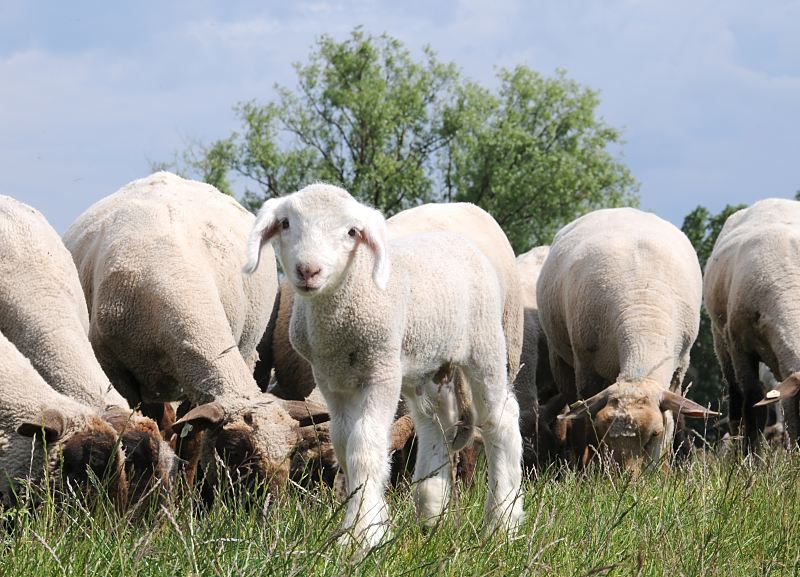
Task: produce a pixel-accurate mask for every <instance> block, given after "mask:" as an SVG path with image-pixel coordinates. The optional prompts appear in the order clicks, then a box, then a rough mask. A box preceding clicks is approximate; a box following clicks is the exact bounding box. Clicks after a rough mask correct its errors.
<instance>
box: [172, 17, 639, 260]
mask: <svg viewBox="0 0 800 577" xmlns="http://www.w3.org/2000/svg"><path fill="white" fill-rule="evenodd" d="M295 70H296V72H297V87H296V89H294V90H290V89H288V88H286V87H282V86H277V87H276V91H277V100H276V101H273V102H268V103H266V104H258V103H256V102H255V101H250V102H246V103H243V104H239V105H238V106H237V107H236V112H237V115H238V117H239V119H240V121H241V123H242V131H241V132H240V133H234V134H232V135H231V136H230V137H228V138H226V139H223V140H219V141H217V142H215V143H213V144H212V145H211V146H209V147H207V148H204V147H194V152H193V153H192V154H190V155H185V156H184V159H185V160H186V159H188V162H185V165H186V166H187V167H188V169H189V170H191V171H194V172H197V173H200V176H201V177H202V178H205V179H207V181H210V182H212V184H216V183H222V184H224V185H226V186H228V184H229V181H228V174H227V173H228V171H233V173H234V174H235V175H238V176H239V177H244V180H245V181H246V183H247V190H246V192H245V197H244V201H245V204H246V205H248V206H249V207H250V208H257V207H258V206H260V204H261V203H262V202H263V201H264V200H265V199H266V198H270V197H273V196H279V195H282V194H286V193H287V192H292V191H294V190H297V189H299V188H301V187H303V186H305V185H306V184H308V183H311V182H314V181H320V180H322V181H326V182H331V183H334V184H338V185H340V186H343V187H344V188H346V189H347V190H348V191H350V192H351V193H352V194H353V195H354V196H356V197H357V198H358V199H360V200H362V201H364V202H367V203H369V204H371V205H372V206H374V207H376V208H378V209H380V210H381V211H382V212H383V213H384V214H386V215H387V216H391V215H392V214H394V213H396V212H398V211H400V210H403V209H405V208H408V207H411V206H415V205H418V204H421V203H424V202H431V201H451V200H459V201H460V200H465V201H470V202H474V203H476V204H478V205H480V206H482V207H483V208H485V209H486V210H488V211H489V212H490V213H492V214H493V215H495V217H496V218H497V219H498V221H499V222H500V224H501V226H503V228H504V230H505V231H506V233H507V234H508V236H509V239H510V240H511V242H512V244H513V246H514V248H515V249H516V250H517V251H520V252H521V251H523V250H527V249H528V248H529V247H530V246H532V245H533V244H541V243H546V242H549V241H550V240H551V238H552V235H553V233H554V232H555V231H556V230H557V229H558V228H559V227H561V226H563V225H564V224H566V223H567V222H569V221H571V220H572V219H574V218H575V217H576V216H579V215H580V214H582V213H584V212H587V211H589V210H591V209H594V208H599V207H603V206H618V205H621V204H636V203H637V202H638V199H637V196H636V189H637V186H636V183H635V181H634V179H633V177H632V176H631V174H630V172H629V171H628V169H627V168H626V167H625V166H624V165H623V164H621V163H620V162H619V161H617V160H615V159H614V157H613V156H612V154H611V153H610V152H609V151H608V148H609V146H612V145H617V144H619V143H620V134H619V132H618V131H617V130H615V129H613V128H610V127H608V126H607V125H605V123H604V122H603V121H602V120H601V119H598V118H597V115H596V109H597V106H598V104H599V99H598V96H597V94H596V93H595V92H593V91H591V90H588V89H585V88H583V87H581V86H580V85H578V84H577V83H575V82H574V81H571V80H569V79H568V78H566V75H565V74H564V73H563V72H559V73H558V74H557V75H556V76H555V77H554V78H549V79H546V78H543V77H541V76H540V75H538V74H537V73H535V72H533V71H531V70H530V69H528V68H526V67H524V66H520V67H517V68H515V69H514V70H511V71H508V70H501V71H500V72H499V80H500V86H499V88H498V90H497V93H496V94H495V93H493V92H492V91H490V90H487V89H485V88H482V87H480V86H478V85H477V84H475V83H472V82H467V81H464V80H462V78H461V76H460V74H459V71H458V70H457V69H456V67H455V66H454V65H453V64H445V63H442V62H439V61H438V60H437V58H436V56H435V54H434V53H433V52H432V51H431V49H430V48H426V49H425V50H424V51H423V54H422V57H421V59H419V60H415V59H414V58H412V56H411V54H410V53H409V52H408V50H406V49H405V48H404V47H403V45H402V44H401V43H400V42H399V41H398V40H396V39H394V38H391V37H390V36H387V35H382V36H377V37H376V36H371V35H368V34H366V33H365V32H364V31H363V30H362V29H361V28H356V29H355V30H354V31H353V32H352V33H351V35H350V37H349V38H348V39H346V40H344V41H342V42H337V41H335V40H334V39H333V38H331V37H329V36H322V37H321V38H320V39H319V40H318V41H317V44H316V46H315V49H314V50H313V51H312V52H311V54H310V56H309V59H308V61H307V63H305V64H295ZM192 158H194V160H192ZM253 185H255V186H253Z"/></svg>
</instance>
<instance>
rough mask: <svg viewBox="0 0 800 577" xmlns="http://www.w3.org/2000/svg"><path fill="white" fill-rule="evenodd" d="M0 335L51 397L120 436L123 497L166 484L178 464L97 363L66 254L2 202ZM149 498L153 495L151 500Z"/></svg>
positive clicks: (33, 214) (44, 230) (25, 210)
mask: <svg viewBox="0 0 800 577" xmlns="http://www.w3.org/2000/svg"><path fill="white" fill-rule="evenodd" d="M0 246H3V247H4V254H3V259H2V260H0V331H2V332H3V334H5V335H6V337H7V338H8V339H9V340H10V341H11V342H12V343H14V345H15V346H16V347H17V349H18V350H19V351H20V352H21V353H22V354H23V355H25V356H26V357H27V358H28V359H29V360H30V361H31V363H32V364H33V366H34V368H35V369H36V371H37V372H38V373H39V374H40V375H41V376H42V378H44V380H45V382H46V383H47V384H48V385H50V386H51V387H52V388H53V389H55V390H56V391H58V392H60V393H62V394H64V395H67V396H68V397H71V398H73V399H75V400H77V401H80V402H81V403H83V404H85V405H87V406H89V407H92V408H94V409H95V410H97V411H98V412H100V413H101V414H102V415H103V418H104V419H105V420H107V422H108V423H109V424H111V426H112V427H114V429H115V430H116V431H117V432H118V433H120V434H121V435H122V445H123V447H124V449H125V452H126V471H127V472H128V480H129V481H130V483H131V489H132V490H131V491H129V497H130V498H131V499H132V500H133V501H137V500H138V499H139V498H140V497H141V496H142V495H144V494H146V493H147V492H148V490H149V488H150V487H151V486H152V484H153V483H159V484H160V485H162V486H163V487H165V488H166V487H168V486H169V481H170V478H171V477H172V474H173V471H174V469H175V467H176V465H177V460H176V458H175V454H174V453H173V451H172V449H171V448H170V447H169V445H168V444H167V443H165V442H164V441H163V439H162V438H161V435H160V433H159V431H158V427H157V425H156V424H155V423H154V422H153V421H152V420H151V419H148V418H146V417H143V416H141V415H138V414H132V412H131V410H130V408H129V406H128V403H127V401H126V400H125V399H124V398H123V397H122V396H121V395H120V394H119V393H118V392H117V391H116V390H115V389H114V388H113V387H112V385H111V383H110V381H109V380H108V377H106V375H105V373H103V370H102V369H101V368H100V364H99V363H98V362H97V359H96V358H95V355H94V351H93V350H92V346H91V344H90V343H89V338H88V336H87V333H88V331H89V315H88V313H87V310H86V301H85V300H84V296H83V290H82V289H81V285H80V281H79V280H78V273H77V271H76V270H75V264H74V263H73V261H72V255H70V253H69V251H68V250H67V249H66V248H65V247H64V245H63V244H62V242H61V238H59V236H58V234H57V233H56V231H55V230H53V228H52V227H51V226H50V225H49V223H48V222H47V220H46V219H45V218H44V216H42V214H41V213H39V212H38V211H36V210H34V209H33V208H31V207H29V206H27V205H25V204H22V203H21V202H18V201H16V200H14V199H13V198H9V197H7V196H0ZM154 495H155V494H154Z"/></svg>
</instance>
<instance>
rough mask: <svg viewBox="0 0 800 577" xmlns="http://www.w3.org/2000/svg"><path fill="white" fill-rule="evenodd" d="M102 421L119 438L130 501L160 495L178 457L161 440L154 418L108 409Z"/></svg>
mask: <svg viewBox="0 0 800 577" xmlns="http://www.w3.org/2000/svg"><path fill="white" fill-rule="evenodd" d="M103 420H105V421H106V422H107V423H108V424H109V425H111V427H112V428H113V429H114V430H115V431H116V432H117V434H118V435H119V436H120V438H121V443H122V449H123V451H124V453H125V473H126V475H127V477H128V483H129V490H128V500H129V503H130V504H135V503H138V502H139V501H141V499H142V498H144V497H146V496H147V497H148V498H153V499H156V500H157V499H159V498H161V497H162V496H163V495H164V494H165V493H166V492H167V491H169V488H170V486H171V483H172V478H173V477H174V474H175V469H176V467H177V458H176V456H175V453H174V452H173V451H172V449H170V447H169V445H168V444H167V443H165V442H164V440H163V439H162V437H161V433H160V432H159V430H158V426H157V425H156V423H155V421H153V420H152V419H149V418H147V417H143V416H142V415H138V414H136V413H132V412H131V411H126V410H122V409H112V410H110V411H107V412H106V413H105V414H104V415H103Z"/></svg>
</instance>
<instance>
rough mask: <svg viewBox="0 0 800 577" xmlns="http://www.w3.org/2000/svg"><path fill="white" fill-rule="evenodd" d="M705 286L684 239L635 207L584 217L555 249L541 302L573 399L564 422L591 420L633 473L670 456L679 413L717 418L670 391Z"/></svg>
mask: <svg viewBox="0 0 800 577" xmlns="http://www.w3.org/2000/svg"><path fill="white" fill-rule="evenodd" d="M701 290H702V283H701V278H700V265H699V264H698V261H697V255H696V254H695V252H694V249H693V248H692V245H691V244H690V243H689V240H688V239H687V238H686V236H685V235H684V234H683V233H682V232H681V231H680V230H678V229H677V228H676V227H675V226H673V225H672V224H670V223H669V222H667V221H665V220H662V219H660V218H659V217H657V216H655V215H653V214H649V213H646V212H642V211H640V210H636V209H633V208H616V209H604V210H597V211H595V212H592V213H589V214H587V215H585V216H582V217H580V218H578V219H577V220H575V221H573V222H572V223H570V224H568V225H567V226H565V227H564V228H562V229H561V230H560V231H559V232H558V234H556V237H555V240H554V241H553V244H552V245H551V247H550V254H549V255H548V257H547V260H546V261H545V263H544V267H543V268H542V271H541V274H540V276H539V282H538V285H537V300H538V304H539V319H540V321H541V324H542V329H543V330H544V332H545V334H546V335H547V341H548V344H549V347H550V364H551V368H552V370H553V376H554V378H555V380H556V383H557V384H558V387H559V390H560V391H561V394H562V395H563V396H564V399H565V400H566V402H567V403H571V404H572V403H574V404H573V405H572V410H571V411H570V412H569V413H568V414H567V415H566V416H565V418H567V419H578V418H579V417H583V416H590V417H591V418H592V422H593V427H594V430H595V432H596V434H597V437H598V438H599V439H602V441H603V442H604V443H605V444H606V446H607V447H608V448H609V449H610V451H611V454H612V456H613V458H614V459H615V460H616V461H617V462H618V463H619V464H620V465H622V466H624V467H626V468H628V469H630V470H633V471H638V470H640V469H641V468H642V466H644V465H647V464H648V463H649V462H653V461H656V462H657V461H658V460H659V459H660V458H661V457H662V455H664V454H665V452H666V451H667V450H668V448H669V447H670V445H671V440H672V435H673V432H674V414H673V413H675V412H677V411H680V413H681V414H683V415H685V416H690V417H704V416H707V415H712V414H716V413H713V412H712V411H708V410H706V409H705V408H704V407H702V406H700V405H698V404H697V403H694V402H692V401H690V400H688V399H684V398H683V397H681V396H680V394H678V393H676V392H674V391H677V390H678V389H679V387H680V386H681V383H682V382H683V376H684V374H685V372H686V370H687V368H688V367H689V352H690V350H691V347H692V344H693V343H694V341H695V338H696V337H697V331H698V328H699V323H700V297H701ZM581 399H584V400H583V401H581V402H580V403H577V401H579V400H581ZM584 424H585V423H584V422H583V420H580V421H576V422H575V423H574V424H573V426H576V425H577V426H580V427H583V425H584ZM579 436H581V435H579ZM577 452H578V455H579V456H580V455H582V453H583V450H582V447H577Z"/></svg>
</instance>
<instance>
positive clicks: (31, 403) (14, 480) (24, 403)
mask: <svg viewBox="0 0 800 577" xmlns="http://www.w3.org/2000/svg"><path fill="white" fill-rule="evenodd" d="M124 462H125V457H124V455H123V453H122V448H121V446H120V444H119V443H118V437H117V432H116V431H115V430H114V429H113V428H112V427H111V426H110V425H109V424H108V423H106V422H105V421H104V420H103V419H102V418H100V415H99V414H98V412H97V411H95V410H93V409H92V408H90V407H88V406H86V405H84V404H82V403H80V402H78V401H76V400H74V399H72V398H70V397H68V396H65V395H62V394H61V393H59V392H57V391H55V390H53V389H52V388H51V387H50V386H49V385H48V384H47V383H46V382H45V381H44V379H43V378H42V376H41V375H40V374H39V373H37V372H36V369H34V368H33V366H32V365H31V362H30V361H29V360H28V359H27V358H25V356H23V355H22V353H20V352H19V351H18V350H17V348H16V347H15V346H14V344H13V343H12V342H11V341H9V340H8V339H7V338H6V336H5V335H4V334H3V333H2V332H0V499H1V500H2V502H3V503H4V504H14V503H16V502H18V500H19V497H20V489H21V482H23V481H26V480H29V481H33V482H34V483H38V482H41V481H43V480H44V479H48V480H49V482H50V484H51V486H52V487H53V488H55V489H57V490H59V492H60V491H61V490H62V489H63V490H65V491H72V490H77V491H82V492H88V493H90V494H91V493H92V492H93V491H94V490H96V489H97V488H98V485H95V481H99V482H100V483H101V485H100V486H101V487H102V488H104V490H105V491H106V493H107V495H108V497H109V498H110V499H111V500H112V502H113V503H114V504H115V505H116V506H117V507H119V508H123V507H124V505H125V503H126V501H127V493H128V483H127V478H126V475H125V469H124V466H123V464H124Z"/></svg>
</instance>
